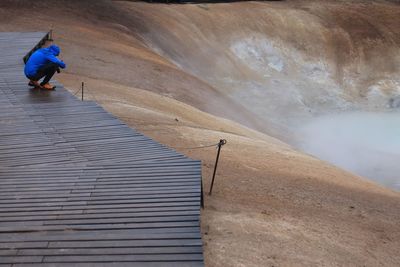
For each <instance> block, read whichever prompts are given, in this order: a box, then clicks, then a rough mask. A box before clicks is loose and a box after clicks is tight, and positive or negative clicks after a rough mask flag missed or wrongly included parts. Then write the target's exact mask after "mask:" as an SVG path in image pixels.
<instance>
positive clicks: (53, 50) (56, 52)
mask: <svg viewBox="0 0 400 267" xmlns="http://www.w3.org/2000/svg"><path fill="white" fill-rule="evenodd" d="M47 50H48V51H49V52H50V53H52V54H53V55H55V56H58V55H59V54H60V51H61V50H60V48H59V47H58V46H56V45H51V46H49V47H48V48H47Z"/></svg>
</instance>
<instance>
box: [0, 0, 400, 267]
mask: <svg viewBox="0 0 400 267" xmlns="http://www.w3.org/2000/svg"><path fill="white" fill-rule="evenodd" d="M94 2H95V3H94ZM317 2H318V1H314V3H315V4H317ZM343 2H345V3H343V5H346V8H349V9H350V8H356V7H357V5H358V4H357V3H348V1H343ZM28 3H29V4H28ZM116 4H117V3H112V2H109V1H93V2H90V1H42V2H33V1H32V2H31V1H20V0H17V1H11V0H9V1H1V2H0V30H1V31H32V30H47V29H48V28H49V25H51V24H53V26H54V28H55V36H54V37H55V39H56V41H57V43H58V44H59V45H60V46H61V48H62V50H63V54H62V57H63V59H64V60H65V61H66V62H67V63H68V64H69V66H68V70H67V71H66V72H65V73H63V74H62V75H59V76H58V77H57V79H58V80H59V81H61V82H62V83H63V84H64V85H65V86H66V87H67V88H68V89H69V90H71V91H72V92H75V91H76V90H77V89H78V88H79V85H80V82H81V81H85V82H86V87H87V90H88V94H87V97H88V98H89V99H93V100H95V101H97V102H98V103H99V104H101V105H102V106H104V107H105V108H106V109H107V110H109V111H110V112H112V113H113V114H115V115H116V116H119V117H120V118H121V119H122V120H124V121H125V122H126V123H127V124H129V125H131V126H132V127H135V128H136V129H138V130H139V131H141V132H143V133H144V134H146V135H148V136H150V137H152V138H154V139H156V140H157V141H160V142H162V143H164V144H167V145H169V146H170V147H173V148H176V149H177V150H178V151H181V152H183V153H185V154H186V155H188V156H190V157H192V158H196V159H201V160H202V162H203V180H204V183H205V188H208V187H209V182H210V176H211V173H212V167H213V163H214V159H215V153H216V151H215V149H213V148H208V149H203V150H202V149H185V148H187V147H193V146H199V145H208V144H212V143H215V142H217V141H218V140H219V139H220V138H225V139H227V140H228V144H227V145H226V146H225V147H224V148H223V151H222V157H221V162H220V168H219V171H218V176H217V180H216V184H215V189H214V192H213V195H212V197H208V196H207V197H206V199H205V202H206V207H205V209H204V210H203V211H202V231H203V239H204V252H205V261H206V265H207V266H398V265H399V263H400V255H399V251H400V195H399V193H398V192H394V191H392V190H389V189H386V188H383V187H381V186H379V185H377V184H374V183H372V182H369V181H367V180H365V179H363V178H360V177H356V176H354V175H352V174H349V173H347V172H345V171H342V170H340V169H338V168H336V167H333V166H331V165H329V164H327V163H324V162H322V161H320V160H318V159H315V158H312V157H310V156H307V155H304V154H302V153H300V152H297V151H295V150H293V149H292V148H291V147H290V146H289V145H286V144H285V143H283V142H281V141H279V140H278V139H275V138H272V137H270V136H267V135H265V134H262V133H260V132H257V131H255V130H252V129H249V128H246V127H244V126H242V125H240V124H238V123H236V122H234V121H232V120H228V119H223V118H222V117H217V116H215V115H224V113H225V112H226V111H229V112H230V113H231V112H235V111H239V112H240V105H237V103H232V102H230V100H229V99H225V98H224V96H223V95H221V94H219V93H218V92H217V91H216V90H215V89H214V88H212V87H211V86H210V85H208V84H207V83H206V82H204V81H202V80H200V79H198V78H196V77H193V76H192V75H189V74H187V73H185V72H184V71H182V70H180V69H179V68H178V67H177V66H175V65H174V64H173V63H172V62H170V61H168V60H167V59H165V58H163V57H162V56H160V55H158V54H156V53H155V52H154V51H153V50H152V49H151V48H150V47H149V46H148V45H147V44H146V43H145V42H144V41H143V40H142V38H141V37H140V34H137V32H139V31H135V30H133V29H134V28H139V27H142V26H143V25H146V23H144V22H143V23H141V20H146V16H145V15H146V14H145V13H143V17H140V16H139V17H137V16H136V17H135V20H131V19H130V18H129V15H130V14H129V13H124V12H123V11H122V10H121V9H118V8H115V6H116ZM131 4H132V5H135V6H134V7H135V8H136V9H138V10H140V9H141V8H142V9H141V10H147V12H148V14H147V15H148V16H157V13H158V12H162V11H163V10H164V9H171V8H173V6H167V5H158V4H145V3H131ZM255 5H256V8H257V9H260V8H263V5H264V4H262V3H233V4H230V5H226V6H225V8H235V9H240V8H242V9H251V8H254V6H255ZM265 5H267V7H268V8H281V5H288V6H289V7H290V5H293V8H296V4H293V3H291V2H289V3H268V4H265ZM339 6H340V5H339ZM152 7H153V9H152ZM177 8H181V7H177ZM184 8H185V11H186V12H194V13H193V14H195V12H196V10H197V9H198V8H199V7H196V6H185V7H184ZM342 8H343V7H342ZM388 8H389V7H388ZM48 14H52V16H48ZM186 15H188V13H186ZM217 15H218V14H217ZM348 19H351V18H350V17H349V18H348ZM132 23H133V24H132ZM204 23H207V22H204ZM145 30H146V29H141V31H145ZM396 38H398V36H397V37H396ZM212 114H214V115H212ZM243 116H244V117H246V113H245V112H243Z"/></svg>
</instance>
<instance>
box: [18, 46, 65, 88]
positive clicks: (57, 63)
mask: <svg viewBox="0 0 400 267" xmlns="http://www.w3.org/2000/svg"><path fill="white" fill-rule="evenodd" d="M59 54H60V48H59V47H58V46H56V45H51V46H49V47H46V48H41V49H38V50H36V51H35V52H34V53H33V54H32V55H31V56H30V58H29V59H28V61H27V62H26V64H25V70H24V72H25V76H26V77H27V78H28V79H29V80H30V81H29V85H31V86H35V87H37V88H43V89H47V90H53V89H54V88H55V86H53V85H51V84H50V83H49V81H50V79H51V78H52V77H53V75H54V73H55V72H56V71H57V72H59V68H62V69H64V68H65V67H66V65H65V63H64V62H63V61H62V60H59V59H58V58H57V56H58V55H59ZM43 77H44V79H43V81H42V82H41V83H39V80H40V79H42V78H43Z"/></svg>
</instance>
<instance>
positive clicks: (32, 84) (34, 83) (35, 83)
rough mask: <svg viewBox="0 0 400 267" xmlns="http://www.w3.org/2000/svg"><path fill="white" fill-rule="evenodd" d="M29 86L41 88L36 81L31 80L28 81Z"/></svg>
mask: <svg viewBox="0 0 400 267" xmlns="http://www.w3.org/2000/svg"><path fill="white" fill-rule="evenodd" d="M29 86H34V87H35V88H41V87H42V86H41V85H40V83H39V82H38V81H33V80H30V81H29Z"/></svg>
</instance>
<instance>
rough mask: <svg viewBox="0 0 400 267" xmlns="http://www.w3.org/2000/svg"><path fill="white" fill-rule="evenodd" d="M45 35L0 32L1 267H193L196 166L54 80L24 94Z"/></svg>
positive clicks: (198, 261) (196, 254)
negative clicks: (52, 87)
mask: <svg viewBox="0 0 400 267" xmlns="http://www.w3.org/2000/svg"><path fill="white" fill-rule="evenodd" d="M44 35H45V33H0V49H1V51H2V57H1V58H0V265H2V264H4V266H20V265H29V266H202V265H203V252H202V240H201V234H200V228H199V216H200V206H199V204H200V183H201V164H200V162H199V161H194V160H191V159H188V158H186V157H185V156H184V155H181V154H179V153H177V152H176V151H173V150H171V149H169V148H167V147H165V146H163V145H161V144H159V143H157V142H155V141H153V140H151V139H150V138H148V137H146V136H143V135H142V134H140V133H138V132H136V131H135V130H133V129H131V128H129V127H128V126H126V125H125V124H124V123H122V122H121V121H119V120H118V119H117V118H115V117H114V116H112V115H111V114H109V113H107V112H106V111H105V110H104V109H102V108H101V107H100V106H98V105H97V104H96V103H94V102H88V101H86V102H81V101H80V100H78V99H77V98H75V97H74V96H72V95H71V94H70V93H69V92H68V91H67V90H65V89H64V88H63V87H62V85H61V84H57V89H56V91H51V92H48V91H41V90H37V89H35V90H34V89H30V88H29V87H28V85H27V79H26V78H25V77H24V75H23V61H22V58H23V57H24V55H25V54H26V53H27V52H29V50H30V49H31V48H32V47H34V46H35V45H36V44H37V43H38V42H39V41H40V40H41V39H42V38H43V36H44Z"/></svg>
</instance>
